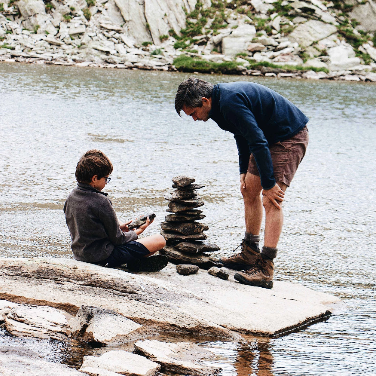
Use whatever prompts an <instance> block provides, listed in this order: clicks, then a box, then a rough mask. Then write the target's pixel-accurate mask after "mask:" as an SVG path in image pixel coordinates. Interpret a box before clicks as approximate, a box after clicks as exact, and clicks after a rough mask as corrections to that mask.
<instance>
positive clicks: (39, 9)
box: [17, 0, 46, 18]
mask: <svg viewBox="0 0 376 376" xmlns="http://www.w3.org/2000/svg"><path fill="white" fill-rule="evenodd" d="M17 6H18V9H19V11H20V13H21V15H22V17H24V18H29V17H31V16H34V15H35V14H46V7H45V4H44V2H43V1H42V0H20V1H18V2H17Z"/></svg>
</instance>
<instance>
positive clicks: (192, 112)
mask: <svg viewBox="0 0 376 376" xmlns="http://www.w3.org/2000/svg"><path fill="white" fill-rule="evenodd" d="M210 110H211V98H209V99H208V98H205V97H202V106H201V107H187V106H185V105H184V106H183V111H184V112H185V114H186V115H188V116H192V119H193V120H194V121H196V120H202V121H207V120H208V119H209V113H210Z"/></svg>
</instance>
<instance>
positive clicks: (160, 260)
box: [127, 255, 168, 272]
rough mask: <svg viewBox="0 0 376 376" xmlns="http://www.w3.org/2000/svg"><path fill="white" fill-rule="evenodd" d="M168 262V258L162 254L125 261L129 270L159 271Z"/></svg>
mask: <svg viewBox="0 0 376 376" xmlns="http://www.w3.org/2000/svg"><path fill="white" fill-rule="evenodd" d="M167 264H168V258H167V257H166V256H164V255H157V256H150V257H144V258H142V259H139V260H134V261H131V262H128V263H127V269H128V270H129V271H130V272H159V271H160V270H162V269H163V268H164V267H166V265H167Z"/></svg>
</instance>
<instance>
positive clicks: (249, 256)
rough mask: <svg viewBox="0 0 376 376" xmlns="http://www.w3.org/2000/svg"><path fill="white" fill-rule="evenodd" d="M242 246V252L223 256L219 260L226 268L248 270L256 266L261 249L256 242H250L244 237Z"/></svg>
mask: <svg viewBox="0 0 376 376" xmlns="http://www.w3.org/2000/svg"><path fill="white" fill-rule="evenodd" d="M238 247H239V246H238ZM238 247H237V248H238ZM241 247H242V250H241V252H240V253H237V254H235V255H233V256H230V257H222V258H221V259H220V260H219V261H220V262H221V264H222V265H223V266H225V267H226V268H229V269H234V270H248V269H250V268H252V267H254V266H255V265H256V262H257V260H258V259H259V258H260V250H259V249H258V247H257V245H256V243H249V242H247V241H246V240H245V239H243V240H242V243H241ZM237 248H236V249H237ZM236 249H235V250H236Z"/></svg>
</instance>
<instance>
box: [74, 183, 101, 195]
mask: <svg viewBox="0 0 376 376" xmlns="http://www.w3.org/2000/svg"><path fill="white" fill-rule="evenodd" d="M77 188H78V189H80V190H82V191H88V192H95V193H100V194H101V195H104V196H107V195H108V193H105V192H101V191H98V189H95V188H93V187H92V186H91V185H90V184H86V183H77Z"/></svg>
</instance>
